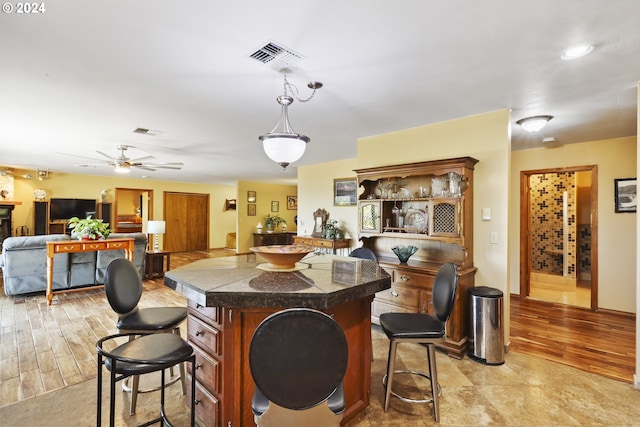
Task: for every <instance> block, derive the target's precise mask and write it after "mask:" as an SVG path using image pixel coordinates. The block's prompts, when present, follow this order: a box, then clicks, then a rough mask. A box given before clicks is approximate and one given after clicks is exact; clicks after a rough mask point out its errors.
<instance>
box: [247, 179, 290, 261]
mask: <svg viewBox="0 0 640 427" xmlns="http://www.w3.org/2000/svg"><path fill="white" fill-rule="evenodd" d="M247 191H255V192H256V216H248V215H247V205H248V203H247ZM297 194H298V187H297V186H296V185H281V184H270V183H267V182H252V181H238V196H237V198H238V202H237V205H238V207H237V210H238V224H237V230H236V233H237V234H236V236H237V240H236V245H237V246H236V247H237V249H236V252H237V253H239V254H242V253H248V252H250V250H249V248H250V247H252V246H253V233H255V232H256V225H258V222H261V223H262V225H263V226H264V217H265V216H267V215H268V214H275V213H276V212H271V202H272V201H277V202H279V211H278V212H277V213H278V214H279V215H280V216H281V217H282V218H284V220H285V221H286V222H287V231H291V232H294V233H295V232H296V223H295V222H294V216H296V215H297V214H298V211H297V210H289V209H287V196H297ZM298 203H299V201H298Z"/></svg>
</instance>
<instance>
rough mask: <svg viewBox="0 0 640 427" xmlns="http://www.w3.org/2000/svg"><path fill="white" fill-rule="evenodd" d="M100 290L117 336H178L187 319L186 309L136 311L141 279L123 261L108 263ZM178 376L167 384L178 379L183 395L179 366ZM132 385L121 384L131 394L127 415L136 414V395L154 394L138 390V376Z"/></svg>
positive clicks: (183, 388) (145, 309)
mask: <svg viewBox="0 0 640 427" xmlns="http://www.w3.org/2000/svg"><path fill="white" fill-rule="evenodd" d="M104 290H105V293H106V295H107V300H108V301H109V305H111V308H112V309H113V310H114V311H115V312H116V313H117V314H118V322H117V323H116V328H117V330H118V333H126V334H129V335H128V336H129V338H130V339H135V336H136V335H135V334H136V333H137V334H140V333H173V334H176V335H177V336H180V324H181V323H182V322H183V321H184V320H185V319H186V318H187V308H186V307H148V308H138V302H139V301H140V297H141V296H142V278H141V277H140V273H139V272H138V269H137V268H136V267H135V265H134V264H133V263H132V262H131V261H129V260H127V259H125V258H116V259H114V260H113V261H111V262H110V263H109V265H108V266H107V270H106V272H105V281H104ZM179 371H180V376H179V377H175V378H172V379H170V381H169V382H168V384H172V383H174V382H176V381H177V380H178V379H179V380H180V381H181V383H182V393H183V394H185V393H186V391H187V385H186V375H185V372H184V365H182V364H180V365H179ZM132 378H133V381H132V384H131V385H129V384H128V383H127V382H126V381H125V382H123V389H124V390H125V391H127V392H130V393H131V400H130V405H129V413H130V414H134V413H135V412H136V403H137V399H138V393H145V392H148V391H154V390H157V388H153V389H147V390H139V389H138V385H139V376H138V375H133V377H132Z"/></svg>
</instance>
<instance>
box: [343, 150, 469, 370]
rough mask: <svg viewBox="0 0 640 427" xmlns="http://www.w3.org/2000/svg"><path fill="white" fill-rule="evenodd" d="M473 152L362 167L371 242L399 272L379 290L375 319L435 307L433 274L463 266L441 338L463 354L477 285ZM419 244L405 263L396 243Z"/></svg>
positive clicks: (361, 226)
mask: <svg viewBox="0 0 640 427" xmlns="http://www.w3.org/2000/svg"><path fill="white" fill-rule="evenodd" d="M476 163H477V160H476V159H473V158H471V157H460V158H455V159H445V160H435V161H428V162H419V163H409V164H402V165H392V166H383V167H376V168H368V169H358V170H356V171H355V172H356V174H357V176H358V183H359V185H360V186H361V187H363V188H364V192H363V193H362V194H361V196H360V200H358V231H359V233H358V234H359V238H360V239H361V240H362V241H363V245H364V246H365V247H368V248H370V249H372V250H373V251H374V252H375V253H376V255H377V256H378V260H379V262H380V265H381V266H382V267H383V268H385V269H386V270H387V271H388V272H389V273H390V274H391V279H392V285H391V288H390V289H388V290H385V291H382V292H379V293H377V294H376V296H375V300H374V302H373V307H372V321H373V322H374V323H379V316H380V314H382V313H385V312H392V311H393V312H406V313H430V314H433V307H432V305H431V292H432V289H433V281H434V279H435V275H436V273H437V271H438V269H439V268H440V266H441V265H442V264H443V263H445V262H452V263H454V264H456V265H457V267H458V292H457V294H456V299H455V303H454V308H453V312H452V314H451V318H450V319H449V321H448V322H447V333H446V336H445V340H444V342H443V344H441V345H439V347H441V348H442V349H444V350H445V351H446V352H447V353H448V354H449V355H451V356H453V357H457V358H462V357H463V356H464V354H465V353H466V350H467V337H468V314H467V311H468V309H467V290H468V289H469V288H470V287H473V286H474V276H475V272H476V268H475V267H474V266H473V169H474V166H475V164H476ZM395 245H405V246H406V245H413V246H416V247H418V251H417V252H416V253H415V254H414V255H413V256H412V257H411V258H410V259H409V261H408V262H407V263H405V264H402V263H400V261H399V260H398V258H397V257H396V256H395V254H394V253H393V251H392V250H391V248H392V247H393V246H395Z"/></svg>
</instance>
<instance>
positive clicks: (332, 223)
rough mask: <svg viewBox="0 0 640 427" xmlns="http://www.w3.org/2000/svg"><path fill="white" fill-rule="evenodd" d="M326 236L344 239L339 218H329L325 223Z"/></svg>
mask: <svg viewBox="0 0 640 427" xmlns="http://www.w3.org/2000/svg"><path fill="white" fill-rule="evenodd" d="M324 238H325V239H331V240H342V239H344V231H343V230H342V229H341V228H340V227H339V226H338V220H336V219H329V220H327V222H325V224H324Z"/></svg>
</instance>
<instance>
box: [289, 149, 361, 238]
mask: <svg viewBox="0 0 640 427" xmlns="http://www.w3.org/2000/svg"><path fill="white" fill-rule="evenodd" d="M354 169H356V159H347V160H339V161H335V162H328V163H321V164H317V165H311V166H301V167H299V168H298V189H299V192H300V199H298V211H299V220H298V235H301V236H304V235H307V236H308V235H310V234H311V233H312V232H313V213H314V212H315V211H317V210H318V209H324V210H326V211H327V212H329V218H330V219H335V220H337V221H338V226H339V227H340V228H342V229H343V230H345V238H347V239H352V242H351V246H352V247H355V246H359V244H358V242H357V237H358V208H357V206H334V205H333V180H334V178H355V177H356V173H355V172H354V171H353V170H354Z"/></svg>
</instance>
